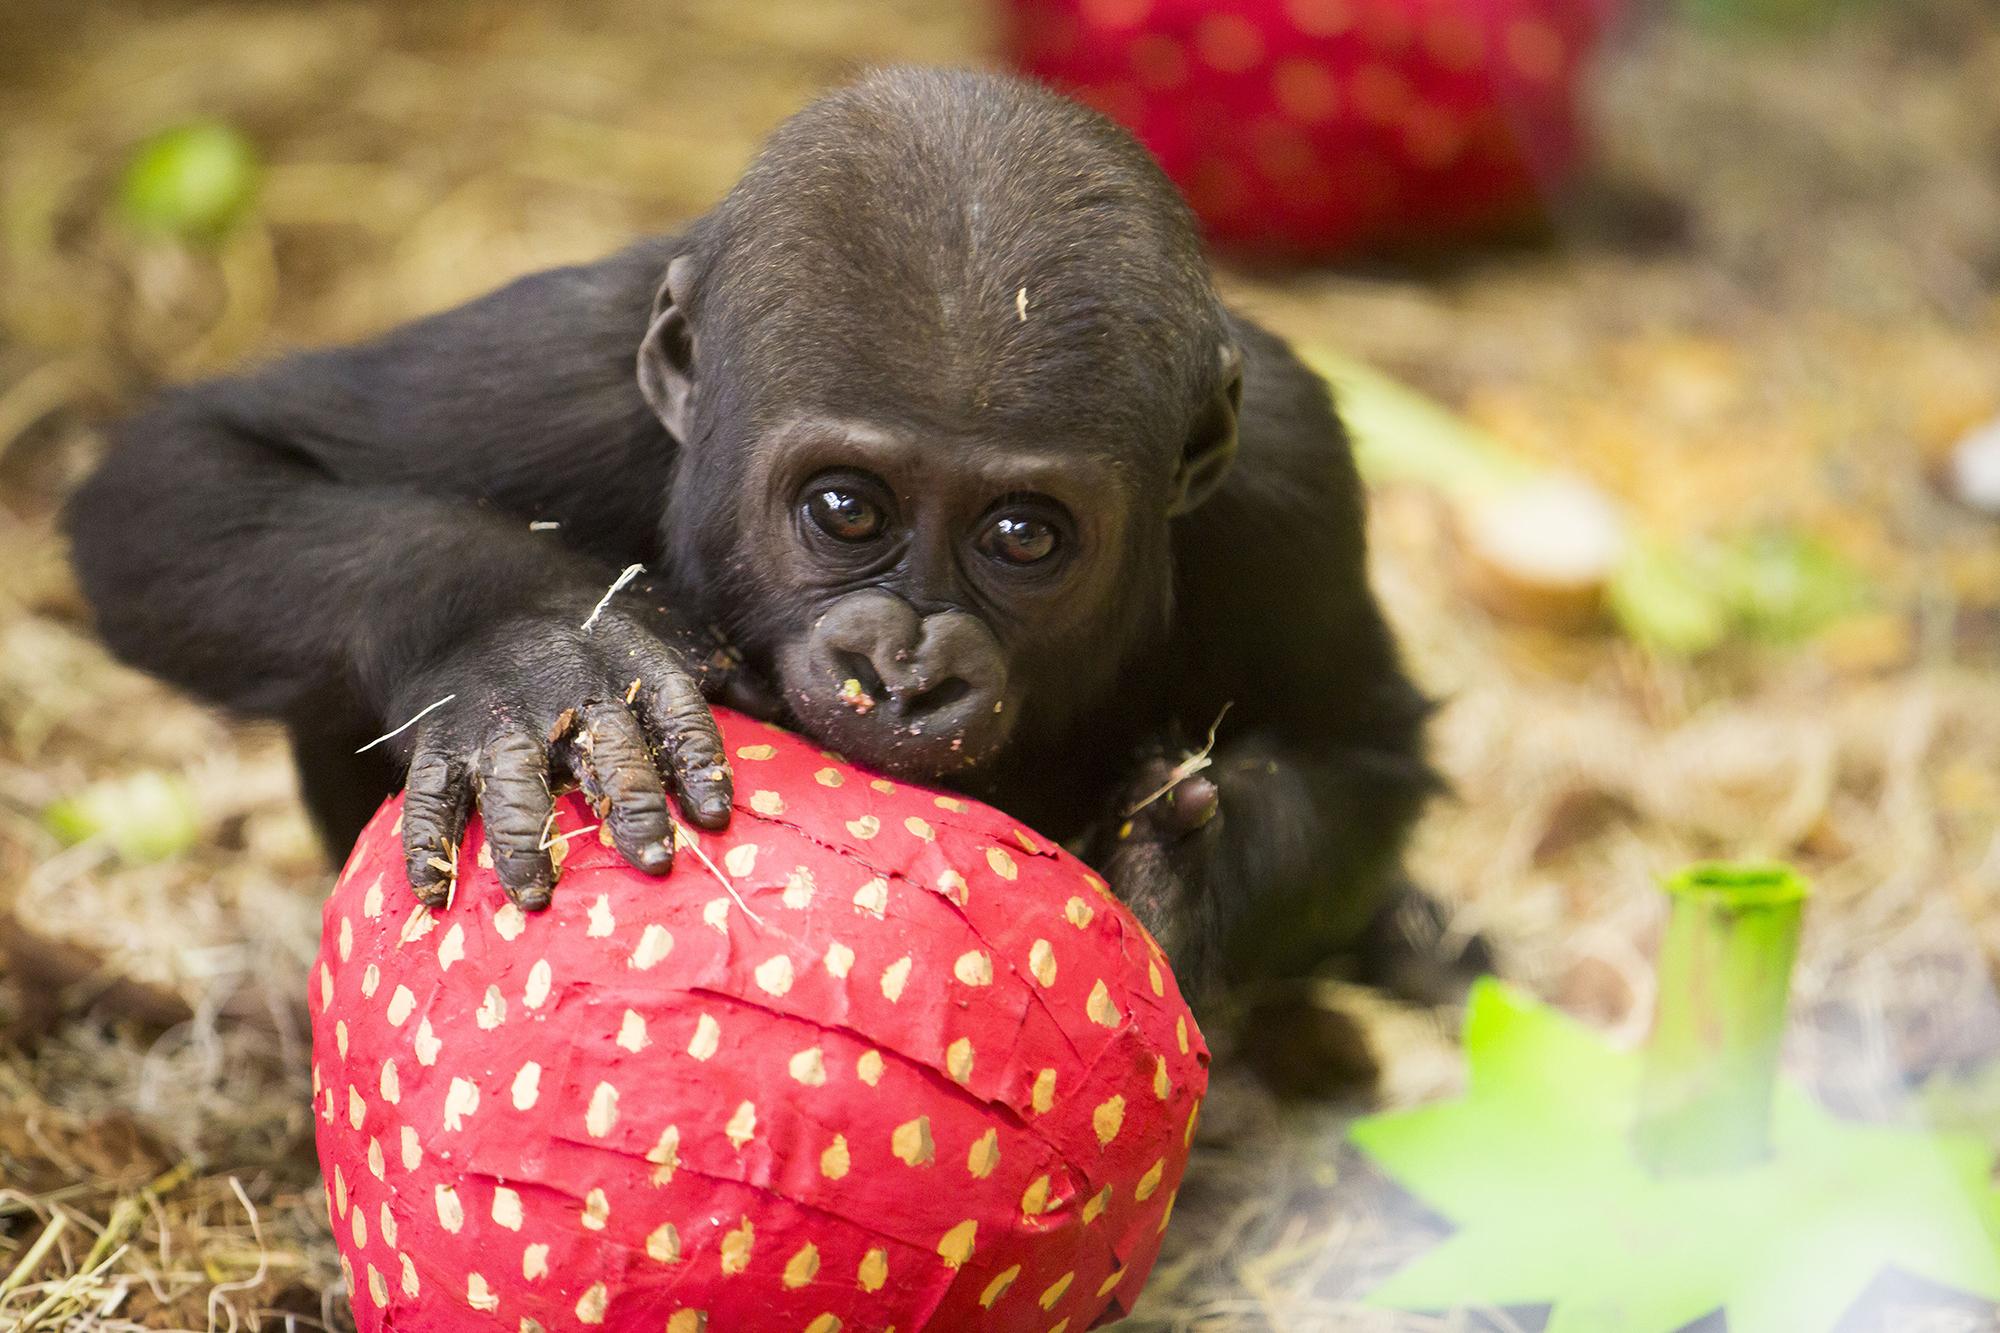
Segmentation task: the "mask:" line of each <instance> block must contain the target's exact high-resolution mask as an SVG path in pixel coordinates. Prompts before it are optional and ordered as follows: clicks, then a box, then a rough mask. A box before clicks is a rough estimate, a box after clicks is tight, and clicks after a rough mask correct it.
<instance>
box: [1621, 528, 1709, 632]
mask: <svg viewBox="0 0 2000 1333" xmlns="http://www.w3.org/2000/svg"><path fill="white" fill-rule="evenodd" d="M1607 600H1608V602H1609V604H1610V608H1611V615H1612V617H1613V619H1615V620H1616V621H1617V622H1618V627H1619V628H1620V629H1622V630H1623V631H1625V634H1626V635H1627V637H1629V638H1631V639H1632V641H1633V642H1635V643H1637V644H1638V645H1639V646H1640V647H1642V648H1646V649H1649V650H1651V651H1653V652H1656V653H1664V654H1668V655H1671V656H1674V657H1694V656H1697V655H1698V654H1701V653H1705V652H1707V651H1708V650H1709V649H1711V648H1714V647H1716V646H1717V645H1718V644H1720V643H1721V642H1722V641H1723V640H1724V639H1725V638H1727V637H1728V635H1729V608H1728V605H1727V604H1726V603H1725V601H1724V600H1723V598H1721V597H1720V596H1718V595H1717V594H1716V592H1715V590H1714V589H1713V588H1712V587H1710V586H1709V583H1708V581H1707V580H1704V579H1703V578H1702V577H1701V575H1700V572H1699V571H1698V570H1697V569H1696V568H1694V567H1693V566H1692V565H1691V564H1690V562H1689V561H1688V560H1687V559H1686V558H1685V556H1684V555H1682V554H1681V553H1679V552H1675V551H1672V550H1669V549H1668V548H1667V547H1665V546H1662V545H1660V544H1659V543H1657V542H1639V543H1635V544H1634V546H1633V548H1632V549H1631V550H1630V551H1628V552H1627V554H1626V557H1625V561H1624V563H1623V564H1621V565H1620V566H1619V568H1618V570H1617V571H1616V572H1615V573H1614V574H1613V575H1612V576H1611V585H1610V587H1609V589H1608V590H1607Z"/></svg>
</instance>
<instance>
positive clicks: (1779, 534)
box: [1716, 531, 1870, 643]
mask: <svg viewBox="0 0 2000 1333" xmlns="http://www.w3.org/2000/svg"><path fill="white" fill-rule="evenodd" d="M1716 583H1717V586H1718V588H1719V589H1720V590H1721V592H1722V595H1723V596H1724V597H1726V598H1727V599H1728V600H1729V603H1730V606H1731V608H1732V609H1733V610H1734V612H1735V614H1736V617H1737V619H1738V620H1739V621H1741V622H1742V624H1743V626H1744V628H1745V629H1746V630H1747V631H1748V632H1749V633H1751V634H1753V635H1755V636H1756V637H1758V638H1762V639H1765V640H1767V641H1770V642H1774V643H1797V642H1800V641H1802V640H1805V639H1809V638H1811V637H1812V636H1813V635H1815V634H1817V633H1819V632H1820V631H1821V630H1823V629H1825V628H1827V627H1828V626H1829V625H1831V624H1833V623H1834V622H1835V621H1836V620H1839V619H1841V618H1842V617H1843V616H1847V615H1851V614H1853V613H1854V612H1856V611H1859V610H1861V609H1863V608H1864V607H1865V606H1867V604H1868V602H1869V599H1870V589H1869V587H1868V584H1867V582H1866V580H1864V579H1863V578H1862V576H1861V573H1860V571H1858V570H1856V569H1855V568H1854V566H1853V565H1851V564H1849V563H1848V562H1847V560H1846V559H1845V558H1843V557H1842V556H1841V554H1840V553H1839V552H1838V551H1835V550H1834V549H1833V548H1832V547H1831V546H1828V545H1827V544H1826V543H1824V542H1821V541H1819V540H1816V539H1815V538H1813V537H1810V536H1806V535H1804V534H1801V533H1795V532H1785V531H1773V532H1760V533H1753V534H1751V535H1749V536H1747V537H1743V538H1741V539H1739V540H1737V541H1735V542H1732V543H1730V544H1729V545H1727V546H1725V547H1723V548H1721V550H1720V551H1719V553H1718V558H1717V568H1716Z"/></svg>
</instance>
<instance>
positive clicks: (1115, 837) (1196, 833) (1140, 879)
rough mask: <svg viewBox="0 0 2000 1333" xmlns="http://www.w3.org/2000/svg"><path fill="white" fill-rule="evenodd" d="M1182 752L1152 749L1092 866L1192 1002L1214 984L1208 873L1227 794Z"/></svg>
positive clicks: (1100, 841)
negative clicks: (1186, 765)
mask: <svg viewBox="0 0 2000 1333" xmlns="http://www.w3.org/2000/svg"><path fill="white" fill-rule="evenodd" d="M1179 758H1180V755H1179V752H1178V751H1177V750H1176V751H1169V750H1168V749H1167V748H1165V747H1157V748H1153V749H1149V750H1148V751H1147V752H1146V753H1144V754H1143V755H1142V756H1141V757H1140V759H1139V762H1138V764H1137V765H1136V767H1135V769H1134V771H1133V773H1132V775H1131V777H1130V778H1129V779H1128V780H1127V782H1126V785H1125V788H1124V792H1123V794H1122V796H1121V797H1120V799H1119V803H1118V807H1117V809H1116V810H1114V811H1113V812H1112V817H1111V819H1110V820H1109V821H1108V822H1107V826H1106V828H1105V830H1104V832H1103V834H1101V835H1100V837H1099V839H1098V848H1097V855H1096V856H1094V857H1093V858H1092V860H1093V862H1094V863H1095V864H1096V865H1098V866H1099V867H1101V868H1102V869H1103V871H1104V877H1105V879H1106V881H1108V882H1109V884H1110V885H1111V890H1112V892H1113V893H1115V894H1117V895H1118V897H1119V899H1120V900H1122V901H1123V902H1124V903H1125V904H1126V905H1127V906H1128V907H1130V908H1131V909H1132V912H1133V914H1134V915H1135V916H1137V917H1138V918H1139V921H1140V923H1141V924H1142V925H1144V926H1145V927H1146V929H1147V930H1148V931H1150V932H1152V935H1153V938H1154V939H1155V940H1156V941H1157V942H1158V943H1159V945H1160V947H1161V948H1162V949H1164V950H1165V951H1166V954H1167V960H1168V962H1170V963H1171V964H1172V965H1173V969H1174V975H1175V976H1176V977H1178V978H1179V979H1180V982H1181V985H1182V988H1183V989H1184V990H1185V991H1186V992H1187V993H1188V995H1189V997H1190V999H1194V998H1197V997H1198V996H1199V994H1200V993H1201V992H1202V991H1204V990H1205V989H1206V988H1207V987H1208V985H1209V983H1210V982H1211V981H1212V980H1213V977H1212V976H1211V975H1210V973H1211V970H1212V969H1213V968H1214V967H1215V966H1216V964H1217V962H1218V960H1217V959H1216V958H1215V957H1214V956H1213V954H1214V950H1213V947H1212V946H1213V944H1214V942H1215V940H1214V936H1215V929H1214V923H1213V922H1212V920H1211V917H1212V914H1213V913H1212V908H1213V904H1212V902H1211V895H1210V892H1209V888H1210V886H1209V884H1208V878H1209V877H1208V875H1207V873H1206V870H1207V865H1208V861H1209V859H1210V858H1211V857H1212V856H1213V854H1214V847H1215V844H1216V843H1217V841H1218V839H1219V838H1220V837H1221V836H1222V821H1223V812H1222V793H1221V789H1220V788H1219V787H1217V785H1216V784H1215V782H1214V781H1213V780H1211V779H1210V778H1209V777H1208V776H1206V775H1205V774H1203V773H1202V772H1200V771H1195V772H1192V773H1188V772H1185V771H1184V770H1183V768H1182V767H1181V766H1179V765H1178V764H1177V762H1176V761H1177V760H1178V759H1179Z"/></svg>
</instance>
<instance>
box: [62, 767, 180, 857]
mask: <svg viewBox="0 0 2000 1333" xmlns="http://www.w3.org/2000/svg"><path fill="white" fill-rule="evenodd" d="M42 825H43V827H45V828H46V829H48V831H49V832H51V833H53V834H55V835H56V837H58V838H60V839H62V840H63V841H64V842H66V843H79V842H83V841H85V840H87V839H90V838H102V839H103V840H104V841H105V842H106V843H108V844H110V846H111V848H112V850H113V851H115V852H117V853H118V855H119V857H120V858H122V859H123V860H126V861H131V862H142V861H161V860H165V859H166V858H167V857H170V856H177V855H179V854H180V853H181V852H184V851H186V850H187V849H188V848H189V847H192V846H193V845H194V842H195V839H196V838H197V837H198V836H199V835H200V832H201V810H200V807H199V806H198V805H196V803H195V799H194V793H193V792H192V791H190V790H189V788H188V785H187V783H186V782H184V781H183V780H182V779H180V778H179V777H177V776H175V775H174V774H171V773H160V772H155V771H152V770H146V771H142V772H138V773H133V774H130V775H128V776H125V777H121V778H109V779H106V780H105V781H103V782H94V783H92V784H91V785H90V786H88V787H85V788H84V789H83V790H82V791H80V792H78V793H77V794H76V795H74V796H71V797H67V798H65V799H63V800H60V801H56V802H54V803H52V804H51V805H49V806H48V808H47V809H45V810H43V811H42Z"/></svg>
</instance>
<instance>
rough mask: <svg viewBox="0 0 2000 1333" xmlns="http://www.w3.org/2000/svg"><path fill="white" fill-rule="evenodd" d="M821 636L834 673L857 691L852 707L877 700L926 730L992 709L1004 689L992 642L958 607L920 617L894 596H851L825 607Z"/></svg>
mask: <svg viewBox="0 0 2000 1333" xmlns="http://www.w3.org/2000/svg"><path fill="white" fill-rule="evenodd" d="M819 637H820V642H821V643H822V645H823V646H824V648H825V650H826V652H827V654H828V657H829V658H830V661H829V662H828V665H829V666H830V667H831V668H832V669H833V672H834V674H836V675H838V676H840V677H841V678H842V679H843V680H849V681H853V682H854V685H853V686H849V687H847V688H848V692H849V693H850V694H852V692H853V690H854V689H856V688H858V689H859V690H860V692H861V693H860V696H858V697H854V698H849V699H848V702H849V703H850V705H854V706H857V707H862V708H866V707H872V706H877V705H879V706H881V707H882V708H884V710H885V711H886V712H887V713H888V714H889V715H890V716H891V717H894V718H896V719H898V720H901V721H906V722H908V723H910V724H911V725H912V726H922V727H923V728H924V729H925V730H927V731H930V730H950V729H956V728H961V727H964V726H965V725H967V724H968V723H970V722H972V721H975V720H977V719H978V718H979V717H980V715H981V714H982V713H991V712H993V711H994V705H995V704H996V703H998V702H999V700H1000V697H1001V692H1002V690H1003V689H1004V688H1005V686H1006V668H1005V663H1004V661H1003V659H1002V657H1001V654H1000V645H999V643H998V641H997V640H995V639H994V637H993V633H992V631H990V630H988V629H987V628H986V625H985V624H984V622H982V621H981V620H980V619H979V618H978V617H977V616H974V615H971V614H969V613H967V612H964V611H955V610H954V611H940V612H936V613H933V614H931V615H928V616H920V615H918V613H917V611H916V608H914V607H912V606H911V605H910V604H909V603H908V602H906V601H904V600H903V599H902V598H900V597H897V596H894V595H893V594H890V593H886V592H881V591H870V592H862V593H853V594H850V595H849V596H847V597H845V598H843V599H842V600H841V601H840V602H839V603H838V604H836V605H835V606H834V607H833V608H832V609H831V610H830V611H828V612H827V614H826V617H825V618H824V619H823V620H822V621H821V622H820V625H819ZM864 699H865V700H866V701H868V702H867V703H865V704H864V703H863V702H862V701H863V700H864Z"/></svg>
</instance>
